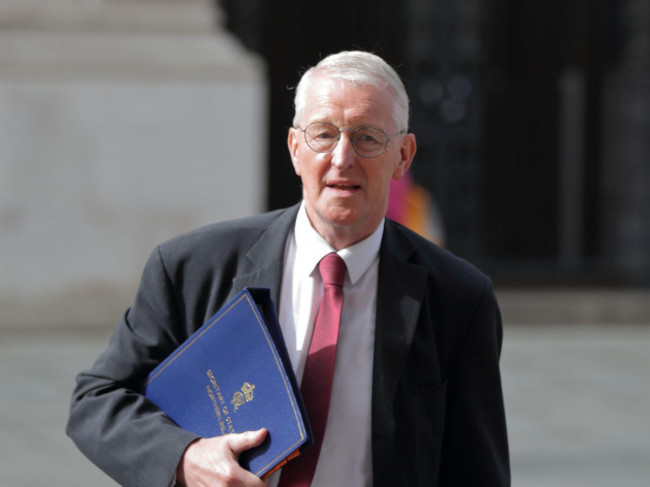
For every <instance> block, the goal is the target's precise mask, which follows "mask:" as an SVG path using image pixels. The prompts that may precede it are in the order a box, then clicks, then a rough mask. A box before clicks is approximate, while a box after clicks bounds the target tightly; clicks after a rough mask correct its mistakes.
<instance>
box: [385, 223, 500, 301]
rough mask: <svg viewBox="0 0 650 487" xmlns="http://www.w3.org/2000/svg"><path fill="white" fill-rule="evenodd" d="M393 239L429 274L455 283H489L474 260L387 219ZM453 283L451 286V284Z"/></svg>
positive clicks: (446, 281)
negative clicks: (462, 256) (469, 260)
mask: <svg viewBox="0 0 650 487" xmlns="http://www.w3.org/2000/svg"><path fill="white" fill-rule="evenodd" d="M388 222H389V223H388V226H387V228H389V229H390V230H389V231H390V232H391V233H393V237H391V238H392V239H393V240H395V241H396V242H397V245H398V246H400V247H401V249H402V252H405V253H406V254H407V255H408V256H409V257H408V260H409V261H410V262H411V263H413V264H415V265H419V266H422V267H425V268H426V269H427V270H428V271H429V273H430V274H431V276H432V277H434V278H436V279H438V280H440V281H442V282H445V283H446V284H455V285H457V286H460V285H462V286H467V285H470V284H472V283H473V284H475V285H477V286H479V287H480V288H484V287H485V285H486V284H489V285H491V280H490V278H489V277H488V276H487V275H486V274H485V273H484V272H483V271H481V270H480V269H479V268H478V267H476V266H475V265H474V264H472V263H470V262H468V261H467V260H465V259H463V258H461V257H459V256H457V255H455V254H454V253H453V252H451V251H449V250H447V249H444V248H441V247H440V246H438V245H436V244H435V243H433V242H431V241H430V240H427V239H426V238H424V237H422V236H421V235H419V234H417V233H416V232H414V231H412V230H410V229H408V228H406V227H405V226H403V225H401V224H399V223H397V222H394V221H392V220H388ZM454 287H455V286H454Z"/></svg>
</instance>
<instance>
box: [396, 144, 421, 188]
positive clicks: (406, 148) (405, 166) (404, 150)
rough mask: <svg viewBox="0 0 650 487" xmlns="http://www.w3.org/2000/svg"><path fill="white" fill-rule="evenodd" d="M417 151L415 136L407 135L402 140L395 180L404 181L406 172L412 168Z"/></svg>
mask: <svg viewBox="0 0 650 487" xmlns="http://www.w3.org/2000/svg"><path fill="white" fill-rule="evenodd" d="M416 151H417V144H416V142H415V135H414V134H406V135H404V136H403V138H402V144H401V145H400V149H399V156H400V160H399V162H398V163H397V165H396V166H395V170H394V171H393V179H402V178H403V177H404V175H405V174H406V171H408V170H409V167H411V163H412V162H413V157H415V152H416Z"/></svg>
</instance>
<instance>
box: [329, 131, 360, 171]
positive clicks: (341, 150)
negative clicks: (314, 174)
mask: <svg viewBox="0 0 650 487" xmlns="http://www.w3.org/2000/svg"><path fill="white" fill-rule="evenodd" d="M356 154H357V153H356V152H355V151H354V146H353V145H352V139H351V138H350V134H349V133H348V132H346V131H341V135H340V137H339V141H338V142H337V143H336V147H334V150H333V151H332V160H331V163H332V165H333V166H335V167H337V168H338V169H345V168H347V167H349V166H351V165H352V164H354V160H355V157H356Z"/></svg>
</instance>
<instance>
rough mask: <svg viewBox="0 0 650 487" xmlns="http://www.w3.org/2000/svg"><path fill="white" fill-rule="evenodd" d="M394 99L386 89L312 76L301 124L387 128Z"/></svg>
mask: <svg viewBox="0 0 650 487" xmlns="http://www.w3.org/2000/svg"><path fill="white" fill-rule="evenodd" d="M393 106H394V98H393V95H392V93H391V91H390V89H389V88H388V87H378V86H374V85H370V84H365V83H364V84H362V83H352V82H349V81H344V80H338V79H332V78H327V77H315V78H314V79H313V80H312V82H311V83H310V86H309V89H308V90H307V91H306V96H305V106H304V113H303V116H304V122H305V123H306V124H308V123H311V122H315V121H327V122H332V123H335V124H337V125H339V126H346V127H347V126H350V125H359V124H366V125H373V126H377V127H381V128H390V127H391V126H392V125H394V121H393V116H392V115H393Z"/></svg>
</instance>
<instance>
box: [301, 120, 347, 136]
mask: <svg viewBox="0 0 650 487" xmlns="http://www.w3.org/2000/svg"><path fill="white" fill-rule="evenodd" d="M307 135H308V136H309V137H310V138H311V139H313V140H320V141H327V140H332V139H337V138H338V136H339V131H338V129H337V128H336V127H335V126H334V125H330V124H329V123H318V122H317V123H312V124H311V125H310V126H309V127H307Z"/></svg>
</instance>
